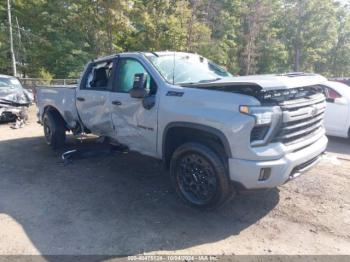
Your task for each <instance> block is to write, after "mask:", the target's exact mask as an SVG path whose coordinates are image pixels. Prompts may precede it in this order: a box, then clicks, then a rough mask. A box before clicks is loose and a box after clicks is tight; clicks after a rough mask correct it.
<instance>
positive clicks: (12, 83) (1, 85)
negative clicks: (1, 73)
mask: <svg viewBox="0 0 350 262" xmlns="http://www.w3.org/2000/svg"><path fill="white" fill-rule="evenodd" d="M0 89H22V85H21V83H20V82H19V81H18V79H17V78H9V77H0Z"/></svg>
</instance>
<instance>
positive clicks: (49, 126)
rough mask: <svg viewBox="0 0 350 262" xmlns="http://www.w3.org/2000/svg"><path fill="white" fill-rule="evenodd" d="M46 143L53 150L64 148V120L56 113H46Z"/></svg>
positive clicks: (44, 120)
mask: <svg viewBox="0 0 350 262" xmlns="http://www.w3.org/2000/svg"><path fill="white" fill-rule="evenodd" d="M43 127H44V134H45V141H46V143H47V144H48V145H49V146H50V147H51V148H52V149H58V148H60V147H63V146H64V143H65V140H66V129H65V125H64V122H63V120H62V119H61V118H60V116H58V115H57V114H56V113H54V112H52V111H51V112H50V111H49V112H46V113H45V114H44V117H43Z"/></svg>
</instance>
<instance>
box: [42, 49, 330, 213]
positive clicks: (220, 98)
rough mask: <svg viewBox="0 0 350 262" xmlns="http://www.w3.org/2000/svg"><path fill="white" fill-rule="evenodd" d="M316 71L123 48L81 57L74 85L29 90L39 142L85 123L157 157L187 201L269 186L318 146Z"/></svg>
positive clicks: (202, 202)
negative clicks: (277, 71)
mask: <svg viewBox="0 0 350 262" xmlns="http://www.w3.org/2000/svg"><path fill="white" fill-rule="evenodd" d="M324 81H326V79H325V78H323V77H321V76H319V75H313V74H303V73H293V74H285V75H265V76H246V77H232V76H231V75H230V74H229V73H228V72H226V71H225V70H224V69H222V68H220V67H219V66H217V65H215V64H214V63H212V62H210V61H209V60H207V59H205V58H204V57H201V56H199V55H194V54H188V53H174V52H157V53H154V52H153V53H123V54H118V55H114V56H110V57H105V58H101V59H99V60H96V61H93V62H91V63H89V64H88V65H87V67H86V69H85V72H84V73H83V74H82V77H81V80H80V83H79V85H78V86H77V87H76V88H64V87H61V88H54V89H53V88H42V89H39V90H38V92H37V105H38V108H39V113H38V117H39V121H41V122H42V123H43V126H44V133H45V138H46V141H47V143H48V144H49V145H50V146H51V147H53V148H57V147H59V146H62V145H63V144H64V140H65V132H66V131H67V130H71V131H73V133H75V134H77V133H80V132H92V133H94V134H97V135H100V136H106V137H108V138H109V139H110V140H111V141H112V142H116V143H120V144H123V145H125V146H127V147H128V148H129V149H130V150H134V151H138V152H140V153H142V154H145V155H149V156H152V157H155V158H158V159H162V160H163V163H164V166H165V167H166V168H168V169H169V170H170V174H171V180H172V183H173V185H174V187H175V189H176V192H177V193H178V195H179V196H180V198H182V199H183V200H184V201H185V202H186V203H188V204H190V205H192V206H195V207H199V208H211V207H214V206H218V205H220V204H222V203H223V202H225V200H227V199H228V198H229V197H230V196H231V195H232V194H233V193H234V188H245V189H256V188H272V187H276V186H279V185H281V184H283V183H285V182H286V181H288V180H289V179H292V178H294V177H296V176H298V175H300V174H301V173H302V172H305V171H306V170H307V169H308V168H310V167H312V166H313V165H314V164H315V163H316V162H317V160H318V158H319V156H320V155H321V154H322V153H323V152H324V151H325V149H326V146H327V138H326V137H325V131H324V128H323V125H322V120H323V113H324V110H325V98H324V95H323V89H322V88H321V87H320V86H319V84H321V83H322V82H324Z"/></svg>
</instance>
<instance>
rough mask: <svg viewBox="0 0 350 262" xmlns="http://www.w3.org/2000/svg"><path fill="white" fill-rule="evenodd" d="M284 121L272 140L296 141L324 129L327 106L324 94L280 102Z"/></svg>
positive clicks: (287, 142)
mask: <svg viewBox="0 0 350 262" xmlns="http://www.w3.org/2000/svg"><path fill="white" fill-rule="evenodd" d="M280 107H281V110H282V123H281V125H280V128H279V130H278V131H277V133H276V135H275V137H274V138H273V139H272V142H282V143H284V144H292V143H296V142H298V141H299V140H301V139H304V138H305V137H309V136H310V137H311V136H313V135H315V134H317V133H318V132H320V131H321V130H322V129H323V116H324V112H325V108H326V104H325V98H324V96H323V94H317V95H313V96H311V97H306V98H301V99H296V100H289V101H285V102H282V103H280Z"/></svg>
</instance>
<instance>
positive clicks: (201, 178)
mask: <svg viewBox="0 0 350 262" xmlns="http://www.w3.org/2000/svg"><path fill="white" fill-rule="evenodd" d="M225 162H226V161H225V160H224V158H223V157H220V155H219V153H217V151H216V150H213V149H211V147H209V146H207V145H205V144H202V143H196V142H192V143H185V144H183V145H181V146H179V147H178V148H177V149H176V150H175V152H174V153H173V155H172V158H171V162H170V176H171V181H172V184H173V186H174V188H175V191H176V193H177V194H178V196H179V197H180V198H181V199H182V200H183V201H184V202H185V203H186V204H188V205H190V206H192V207H195V208H198V209H214V208H217V207H220V206H221V205H222V204H224V203H225V201H226V200H228V199H230V198H231V196H232V195H233V193H234V190H233V187H232V185H231V183H230V180H229V177H228V174H227V168H226V164H225Z"/></svg>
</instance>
